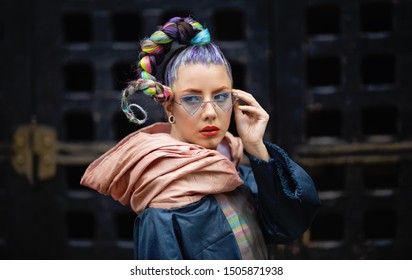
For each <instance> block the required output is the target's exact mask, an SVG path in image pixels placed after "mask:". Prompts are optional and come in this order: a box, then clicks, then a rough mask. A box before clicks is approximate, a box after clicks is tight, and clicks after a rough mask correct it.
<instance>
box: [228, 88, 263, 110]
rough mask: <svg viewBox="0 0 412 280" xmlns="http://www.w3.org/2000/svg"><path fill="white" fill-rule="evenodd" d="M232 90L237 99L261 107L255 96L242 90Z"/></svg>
mask: <svg viewBox="0 0 412 280" xmlns="http://www.w3.org/2000/svg"><path fill="white" fill-rule="evenodd" d="M234 92H235V93H236V94H237V97H238V98H239V100H241V101H243V103H245V104H247V105H252V106H256V107H260V108H261V106H260V104H259V102H257V100H256V98H255V97H254V96H253V95H252V94H250V93H248V92H245V91H242V90H234Z"/></svg>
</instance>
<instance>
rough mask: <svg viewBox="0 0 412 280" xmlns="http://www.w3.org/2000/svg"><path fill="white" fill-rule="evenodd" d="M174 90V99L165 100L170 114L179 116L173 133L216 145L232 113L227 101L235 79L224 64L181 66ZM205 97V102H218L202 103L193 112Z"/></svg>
mask: <svg viewBox="0 0 412 280" xmlns="http://www.w3.org/2000/svg"><path fill="white" fill-rule="evenodd" d="M172 90H173V93H174V100H173V101H171V102H168V103H167V104H165V109H166V112H167V114H168V116H170V115H174V117H175V120H176V121H175V123H174V124H172V129H171V135H172V136H173V137H174V138H175V139H177V140H180V141H183V142H187V143H192V144H197V145H200V146H203V147H205V148H208V149H216V147H217V145H218V144H219V143H220V142H221V141H222V139H223V137H224V135H225V133H226V132H227V130H228V129H229V125H230V117H231V114H232V106H230V107H229V106H225V104H226V105H227V104H228V103H227V101H224V100H226V98H227V97H228V95H230V93H231V91H232V81H231V79H230V78H229V75H228V74H227V72H226V68H225V66H223V65H216V64H211V65H203V64H188V65H183V66H180V67H179V69H178V75H177V79H176V81H175V82H174V83H173V85H172ZM202 98H203V102H207V101H216V103H214V102H208V103H203V104H202V106H200V108H198V109H197V111H196V112H194V111H195V109H196V107H197V106H196V104H199V101H201V99H202ZM230 100H231V98H230ZM229 102H231V101H229ZM216 104H219V106H218V105H216ZM230 105H231V104H230ZM220 106H221V107H223V108H224V109H221V108H220ZM188 111H189V112H188ZM193 112H194V113H193Z"/></svg>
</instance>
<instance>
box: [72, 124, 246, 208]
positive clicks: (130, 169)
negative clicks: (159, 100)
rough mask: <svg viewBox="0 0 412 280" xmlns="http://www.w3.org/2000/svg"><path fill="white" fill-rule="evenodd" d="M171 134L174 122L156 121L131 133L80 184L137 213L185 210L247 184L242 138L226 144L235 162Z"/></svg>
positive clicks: (230, 137)
mask: <svg viewBox="0 0 412 280" xmlns="http://www.w3.org/2000/svg"><path fill="white" fill-rule="evenodd" d="M169 133H170V124H168V123H156V124H154V125H151V126H148V127H146V128H143V129H141V130H139V131H136V132H134V133H132V134H130V135H128V136H127V137H125V138H124V139H123V140H122V141H120V142H119V143H118V144H117V145H116V146H114V147H113V148H111V149H110V150H109V151H107V152H106V153H105V154H103V155H102V156H101V157H99V158H98V159H97V160H95V161H94V162H92V163H91V164H90V165H89V167H88V168H87V170H86V172H85V174H84V175H83V177H82V179H81V181H80V184H82V185H84V186H87V187H90V188H92V189H95V190H97V191H98V192H100V193H102V194H104V195H111V196H112V197H113V198H114V199H115V200H118V201H119V202H120V203H122V204H123V205H128V204H129V203H130V206H131V208H132V209H133V210H134V211H135V212H136V213H140V212H141V211H143V210H144V209H145V208H146V207H155V208H174V207H181V206H185V205H188V204H190V203H193V202H196V201H198V200H200V199H201V198H202V197H204V196H206V195H208V194H217V193H223V192H229V191H232V190H234V189H236V188H237V187H238V186H240V185H242V183H243V182H242V180H241V179H240V177H239V175H238V173H237V170H236V167H237V165H238V164H239V162H240V159H241V156H242V153H243V145H242V142H241V140H240V139H239V138H236V137H234V136H233V135H231V134H230V133H227V134H226V136H225V138H224V140H223V141H222V142H223V143H226V144H227V146H228V147H229V148H230V152H231V155H232V161H230V160H229V159H228V158H227V157H225V156H223V155H222V154H221V153H220V152H218V151H215V150H209V149H205V148H203V147H201V146H198V145H194V144H189V143H184V142H181V141H178V140H176V139H174V138H172V137H171V136H170V134H169Z"/></svg>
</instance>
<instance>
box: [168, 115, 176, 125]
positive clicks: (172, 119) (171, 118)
mask: <svg viewBox="0 0 412 280" xmlns="http://www.w3.org/2000/svg"><path fill="white" fill-rule="evenodd" d="M168 121H169V123H171V124H174V123H175V122H176V119H175V116H173V115H170V116H169V118H168Z"/></svg>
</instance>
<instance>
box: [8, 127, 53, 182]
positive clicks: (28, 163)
mask: <svg viewBox="0 0 412 280" xmlns="http://www.w3.org/2000/svg"><path fill="white" fill-rule="evenodd" d="M56 150H57V134H56V131H55V130H54V129H53V128H51V127H48V126H45V125H39V124H36V123H33V124H29V125H25V126H22V127H19V128H18V129H17V130H16V132H15V133H14V135H13V157H12V165H13V168H14V169H15V171H16V172H17V173H19V174H22V175H24V176H25V177H26V178H27V179H28V180H29V182H30V183H32V184H33V183H34V182H36V181H43V180H46V179H49V178H52V177H54V175H55V174H56V162H57V155H56Z"/></svg>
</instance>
